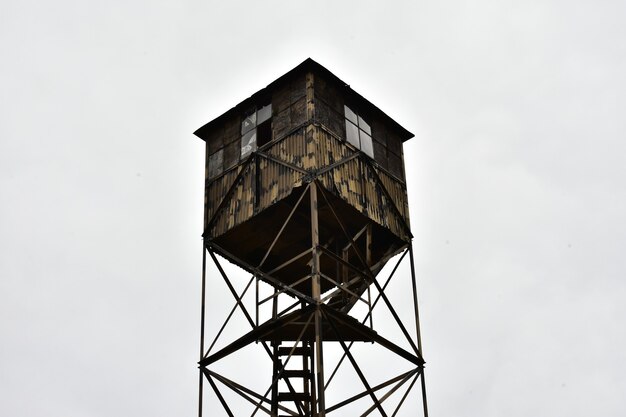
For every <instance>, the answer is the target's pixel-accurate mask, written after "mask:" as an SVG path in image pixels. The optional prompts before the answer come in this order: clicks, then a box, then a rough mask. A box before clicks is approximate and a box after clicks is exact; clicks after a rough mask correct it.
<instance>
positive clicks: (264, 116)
mask: <svg viewBox="0 0 626 417" xmlns="http://www.w3.org/2000/svg"><path fill="white" fill-rule="evenodd" d="M270 117H272V105H271V104H268V105H267V106H265V107H261V108H260V109H259V111H258V112H257V124H259V125H260V124H261V123H263V122H264V121H266V120H269V118H270Z"/></svg>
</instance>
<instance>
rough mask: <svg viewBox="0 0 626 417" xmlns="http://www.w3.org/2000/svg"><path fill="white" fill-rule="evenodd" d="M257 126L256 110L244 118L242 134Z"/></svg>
mask: <svg viewBox="0 0 626 417" xmlns="http://www.w3.org/2000/svg"><path fill="white" fill-rule="evenodd" d="M255 126H256V112H253V113H251V114H249V115H247V116H245V117H244V118H243V121H242V122H241V134H242V135H243V134H246V133H247V132H249V131H250V129H253V128H254V127H255Z"/></svg>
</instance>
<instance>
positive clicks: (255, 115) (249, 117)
mask: <svg viewBox="0 0 626 417" xmlns="http://www.w3.org/2000/svg"><path fill="white" fill-rule="evenodd" d="M271 119H272V105H271V104H268V105H266V106H263V107H261V108H259V109H258V110H254V111H252V112H249V113H248V114H246V115H245V116H244V118H243V121H242V122H241V157H242V158H245V157H246V156H248V155H249V154H250V153H252V152H254V151H256V150H257V148H258V147H259V146H263V145H265V144H266V143H268V142H269V141H271V140H272V123H271Z"/></svg>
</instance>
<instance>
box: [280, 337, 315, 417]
mask: <svg viewBox="0 0 626 417" xmlns="http://www.w3.org/2000/svg"><path fill="white" fill-rule="evenodd" d="M273 347H274V372H273V379H272V381H274V383H273V385H272V410H271V411H272V416H277V417H291V416H290V415H289V414H286V413H285V412H284V410H280V409H279V405H281V406H283V407H286V408H288V409H290V410H293V411H295V412H297V413H298V414H297V415H298V416H306V417H311V416H313V414H312V412H313V411H312V410H314V409H315V407H314V404H315V393H314V392H313V391H314V390H312V387H313V386H314V385H313V382H314V381H313V371H312V369H313V346H312V343H310V342H306V341H303V342H300V343H297V344H292V345H290V346H284V345H282V346H281V344H280V342H275V343H273ZM289 355H291V356H289ZM285 363H287V365H286V366H285ZM283 368H285V369H283ZM281 381H282V382H283V384H281ZM285 388H286V390H285ZM294 406H295V408H294ZM280 411H282V412H283V414H278V413H279V412H280Z"/></svg>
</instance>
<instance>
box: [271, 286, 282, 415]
mask: <svg viewBox="0 0 626 417" xmlns="http://www.w3.org/2000/svg"><path fill="white" fill-rule="evenodd" d="M276 292H277V291H276V288H274V299H273V300H272V319H276V317H277V316H278V296H277V295H276ZM279 347H280V342H277V341H272V360H273V364H272V369H273V373H272V381H273V382H272V403H271V412H272V414H271V415H272V416H276V415H278V382H279V378H278V373H279V372H280V368H281V367H282V363H281V359H280V357H279V356H278V349H279Z"/></svg>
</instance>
